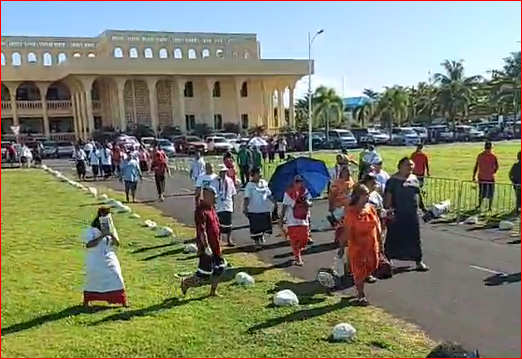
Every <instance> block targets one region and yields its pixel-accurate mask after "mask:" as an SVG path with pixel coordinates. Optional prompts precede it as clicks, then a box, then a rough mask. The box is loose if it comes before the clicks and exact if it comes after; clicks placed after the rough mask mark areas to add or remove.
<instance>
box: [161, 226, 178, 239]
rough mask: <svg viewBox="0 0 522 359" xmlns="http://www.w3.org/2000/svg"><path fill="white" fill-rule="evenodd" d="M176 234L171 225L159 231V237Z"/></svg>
mask: <svg viewBox="0 0 522 359" xmlns="http://www.w3.org/2000/svg"><path fill="white" fill-rule="evenodd" d="M173 234H174V231H173V230H172V228H170V227H162V228H161V229H160V230H159V232H158V237H170V236H172V235H173Z"/></svg>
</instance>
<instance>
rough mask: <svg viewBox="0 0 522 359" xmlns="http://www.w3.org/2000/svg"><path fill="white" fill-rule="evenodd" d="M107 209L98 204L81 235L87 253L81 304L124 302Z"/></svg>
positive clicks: (124, 303) (121, 278)
mask: <svg viewBox="0 0 522 359" xmlns="http://www.w3.org/2000/svg"><path fill="white" fill-rule="evenodd" d="M111 223H112V218H111V215H110V210H109V209H107V208H100V209H99V210H98V213H97V215H96V218H95V219H94V221H93V222H92V224H91V227H90V228H88V229H87V231H86V233H85V236H84V243H85V247H86V248H87V257H86V260H85V271H86V283H85V288H84V291H83V304H84V305H85V306H89V304H90V302H107V303H109V304H121V305H123V306H127V295H126V293H125V285H124V283H123V276H122V274H121V267H120V262H119V261H118V257H117V256H116V253H115V251H114V248H115V247H117V246H118V245H119V241H118V235H117V234H116V233H115V231H114V229H112V230H111V227H112V225H111Z"/></svg>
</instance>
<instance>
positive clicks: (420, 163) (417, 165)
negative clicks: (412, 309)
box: [410, 144, 430, 188]
mask: <svg viewBox="0 0 522 359" xmlns="http://www.w3.org/2000/svg"><path fill="white" fill-rule="evenodd" d="M423 150H424V146H423V145H422V144H420V145H417V149H416V150H415V152H413V153H412V154H411V156H410V159H411V160H412V161H413V164H414V167H413V174H414V175H415V176H417V178H418V179H419V185H420V187H421V188H422V187H423V186H424V178H425V177H429V176H430V166H429V160H428V155H427V154H426V153H425V152H424V151H423Z"/></svg>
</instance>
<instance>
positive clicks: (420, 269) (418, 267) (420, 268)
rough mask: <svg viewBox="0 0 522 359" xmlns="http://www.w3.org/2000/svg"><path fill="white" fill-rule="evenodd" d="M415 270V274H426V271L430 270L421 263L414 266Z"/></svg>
mask: <svg viewBox="0 0 522 359" xmlns="http://www.w3.org/2000/svg"><path fill="white" fill-rule="evenodd" d="M415 270H416V271H417V272H427V271H429V270H430V268H429V267H428V266H427V265H426V264H424V263H423V262H420V263H417V264H416V266H415Z"/></svg>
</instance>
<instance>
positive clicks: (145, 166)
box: [140, 161, 149, 172]
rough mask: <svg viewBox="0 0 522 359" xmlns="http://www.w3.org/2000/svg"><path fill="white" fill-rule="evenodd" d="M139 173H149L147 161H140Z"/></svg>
mask: <svg viewBox="0 0 522 359" xmlns="http://www.w3.org/2000/svg"><path fill="white" fill-rule="evenodd" d="M140 170H141V172H149V163H148V162H147V161H140Z"/></svg>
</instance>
